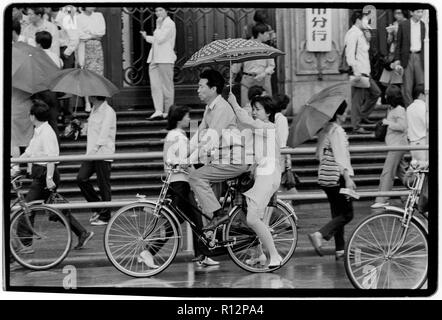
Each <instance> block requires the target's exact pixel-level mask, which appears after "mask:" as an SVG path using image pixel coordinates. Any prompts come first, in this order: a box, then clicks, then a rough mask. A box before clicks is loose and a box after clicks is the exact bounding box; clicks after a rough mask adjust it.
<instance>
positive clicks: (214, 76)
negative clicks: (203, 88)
mask: <svg viewBox="0 0 442 320" xmlns="http://www.w3.org/2000/svg"><path fill="white" fill-rule="evenodd" d="M200 79H207V86H208V87H209V88H213V87H216V93H218V94H221V93H222V92H223V89H224V84H225V82H226V81H225V80H224V78H223V76H222V75H221V73H219V72H218V71H216V70H213V69H206V70H204V71H203V72H201V74H200Z"/></svg>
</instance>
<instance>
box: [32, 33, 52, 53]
mask: <svg viewBox="0 0 442 320" xmlns="http://www.w3.org/2000/svg"><path fill="white" fill-rule="evenodd" d="M35 42H37V43H38V44H39V45H41V47H42V48H43V49H49V48H50V47H51V45H52V35H51V34H50V33H49V32H47V31H39V32H37V33H36V34H35Z"/></svg>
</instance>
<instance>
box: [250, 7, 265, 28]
mask: <svg viewBox="0 0 442 320" xmlns="http://www.w3.org/2000/svg"><path fill="white" fill-rule="evenodd" d="M253 21H255V22H256V23H264V24H265V23H267V12H266V10H263V9H257V10H255V14H254V15H253Z"/></svg>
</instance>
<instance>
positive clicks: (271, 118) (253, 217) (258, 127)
mask: <svg viewBox="0 0 442 320" xmlns="http://www.w3.org/2000/svg"><path fill="white" fill-rule="evenodd" d="M229 103H230V105H231V106H232V107H233V109H234V111H235V115H236V116H237V118H238V121H239V123H240V124H241V125H242V126H244V127H246V128H249V129H252V130H253V132H254V136H255V139H258V138H260V139H261V141H262V143H255V147H256V148H255V154H254V158H255V159H254V162H255V163H256V164H257V167H256V169H255V172H254V177H255V182H254V184H253V187H252V188H251V189H249V190H248V191H246V192H244V193H243V195H244V196H245V197H246V203H247V224H248V225H249V226H250V228H252V230H253V231H254V232H255V233H256V234H257V236H258V237H259V239H260V240H261V242H262V244H263V246H264V247H265V249H267V250H268V252H269V255H270V260H269V264H268V267H269V268H270V269H271V268H272V267H277V266H279V265H280V264H281V262H282V258H281V256H280V255H279V253H278V251H277V250H276V247H275V243H274V241H273V238H272V235H271V233H270V230H269V227H268V225H266V224H265V223H264V222H263V218H264V214H265V210H266V207H267V205H268V203H269V202H270V199H271V198H272V196H273V195H274V193H275V192H276V191H277V190H278V188H279V185H280V182H281V168H280V165H279V161H280V155H281V154H280V147H279V146H280V142H279V141H278V138H277V135H276V126H275V109H274V104H273V100H272V98H271V97H255V98H253V99H252V101H251V102H250V103H251V105H252V108H253V118H252V117H250V116H249V114H248V113H247V111H246V110H244V109H242V108H241V107H240V106H239V104H238V102H237V101H236V98H235V96H234V95H233V94H232V93H231V94H230V95H229ZM264 146H265V147H266V148H267V150H264ZM266 261H267V257H266V255H265V254H264V251H263V250H262V248H261V247H260V246H258V250H257V252H256V253H254V254H253V255H252V256H251V258H250V259H247V260H246V263H247V264H249V265H255V264H258V263H259V264H261V265H264V264H265V263H266Z"/></svg>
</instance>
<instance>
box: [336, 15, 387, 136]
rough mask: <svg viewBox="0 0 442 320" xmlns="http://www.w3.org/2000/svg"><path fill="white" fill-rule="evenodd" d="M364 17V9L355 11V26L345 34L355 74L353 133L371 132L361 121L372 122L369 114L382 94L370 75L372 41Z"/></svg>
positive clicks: (347, 49) (350, 62)
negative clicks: (365, 33)
mask: <svg viewBox="0 0 442 320" xmlns="http://www.w3.org/2000/svg"><path fill="white" fill-rule="evenodd" d="M364 19H365V18H364V15H363V13H362V10H356V11H354V12H353V14H352V17H351V21H352V23H353V26H352V27H351V28H350V30H348V32H347V33H346V35H345V48H346V49H345V56H346V59H347V62H348V65H349V66H350V67H351V68H352V72H353V76H354V82H353V83H352V87H351V124H352V127H353V133H357V134H366V133H369V131H367V130H365V129H364V128H362V127H361V123H368V124H370V123H371V122H370V121H369V120H368V116H369V115H370V113H371V112H372V111H373V110H374V108H375V106H376V102H377V100H378V98H379V96H380V95H381V91H380V89H379V87H378V86H377V84H376V82H375V81H374V80H373V79H372V78H371V76H370V73H371V67H370V58H369V49H370V43H369V42H368V41H367V39H366V37H365V35H364V30H365V29H366V28H367V23H366V22H364ZM364 79H367V80H366V81H367V82H368V88H367V87H366V86H365V87H363V85H362V82H363V81H362V80H364Z"/></svg>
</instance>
